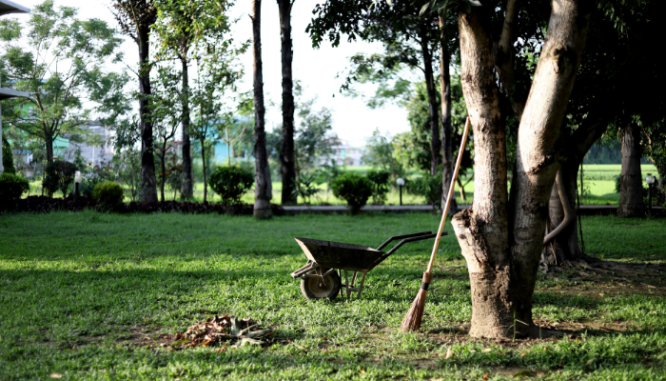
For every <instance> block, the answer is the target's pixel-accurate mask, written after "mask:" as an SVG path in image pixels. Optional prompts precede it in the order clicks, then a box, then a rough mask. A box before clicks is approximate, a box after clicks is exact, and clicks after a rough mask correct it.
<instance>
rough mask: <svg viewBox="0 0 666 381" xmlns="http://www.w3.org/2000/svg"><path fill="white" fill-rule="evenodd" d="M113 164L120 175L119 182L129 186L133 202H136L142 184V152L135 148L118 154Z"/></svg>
mask: <svg viewBox="0 0 666 381" xmlns="http://www.w3.org/2000/svg"><path fill="white" fill-rule="evenodd" d="M112 164H113V167H114V168H115V170H116V173H118V180H119V181H120V182H121V183H123V184H125V185H126V186H127V188H128V189H129V191H130V196H131V197H132V201H136V200H137V199H138V197H139V190H140V188H139V187H140V184H141V152H140V151H139V150H137V149H134V148H128V149H125V150H122V151H120V152H117V153H116V155H115V156H114V157H113V161H112Z"/></svg>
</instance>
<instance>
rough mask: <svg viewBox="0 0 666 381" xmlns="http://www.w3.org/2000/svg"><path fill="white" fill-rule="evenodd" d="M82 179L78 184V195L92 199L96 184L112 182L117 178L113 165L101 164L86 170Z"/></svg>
mask: <svg viewBox="0 0 666 381" xmlns="http://www.w3.org/2000/svg"><path fill="white" fill-rule="evenodd" d="M114 159H115V157H114ZM82 177H83V179H82V181H81V184H79V194H80V195H81V196H83V197H87V198H93V193H94V191H95V187H96V186H97V184H100V183H103V182H105V181H114V180H116V179H117V177H118V176H117V174H116V168H114V166H113V164H112V165H107V164H106V163H101V165H100V166H94V167H92V168H90V169H88V168H86V173H84V174H83V176H82Z"/></svg>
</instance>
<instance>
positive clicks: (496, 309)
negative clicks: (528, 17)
mask: <svg viewBox="0 0 666 381" xmlns="http://www.w3.org/2000/svg"><path fill="white" fill-rule="evenodd" d="M480 13H481V12H479V11H478V10H473V11H472V13H471V14H465V13H460V15H459V17H458V28H459V32H460V55H461V60H462V73H461V79H462V87H463V93H464V95H465V100H466V103H467V112H468V115H469V117H470V118H471V123H472V126H473V128H474V138H475V139H474V152H475V155H474V176H475V180H476V181H475V185H474V201H473V202H472V206H471V207H470V208H469V209H466V210H464V211H462V212H461V213H458V214H456V215H455V216H454V217H453V220H452V224H453V228H454V230H455V232H456V236H457V238H458V242H459V244H460V247H461V249H462V254H463V257H464V258H465V260H466V261H467V269H468V272H469V277H470V282H471V294H472V327H471V330H470V335H471V336H473V337H503V336H506V335H507V334H510V331H508V329H509V327H511V325H512V324H513V317H514V316H513V311H514V309H513V306H514V300H513V295H512V294H511V293H512V291H513V290H512V289H511V287H510V286H511V284H510V280H511V276H510V272H511V268H510V261H509V256H508V254H509V239H508V234H507V233H508V216H507V199H508V195H507V178H506V173H507V171H506V132H505V126H504V119H503V116H502V115H501V109H500V100H499V91H498V88H497V86H496V84H495V78H494V76H493V71H492V69H493V58H492V53H491V40H490V36H489V34H488V31H487V29H486V28H487V25H484V23H483V22H482V19H481V18H482V15H481V14H480ZM484 21H485V20H484Z"/></svg>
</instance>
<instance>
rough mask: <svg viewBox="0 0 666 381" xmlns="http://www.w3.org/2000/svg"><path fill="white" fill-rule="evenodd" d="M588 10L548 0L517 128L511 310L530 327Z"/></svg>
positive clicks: (589, 7) (572, 2) (569, 0)
mask: <svg viewBox="0 0 666 381" xmlns="http://www.w3.org/2000/svg"><path fill="white" fill-rule="evenodd" d="M591 10H592V5H591V4H590V3H588V2H578V1H575V0H555V1H553V2H552V11H551V17H550V21H549V24H548V33H547V35H546V42H545V44H544V47H543V50H542V53H541V57H540V59H539V63H538V64H537V68H536V72H535V74H534V83H533V84H532V87H531V89H530V92H529V96H528V98H527V102H526V104H525V109H524V110H523V114H522V118H521V121H520V127H519V130H518V152H517V158H516V169H515V173H514V181H513V182H512V184H511V185H512V189H511V192H512V193H511V205H510V210H511V212H512V221H511V229H512V231H511V235H512V237H511V239H512V242H511V246H512V247H511V256H512V262H513V263H514V264H515V266H514V271H515V272H516V274H518V276H517V277H515V278H516V279H515V280H516V289H517V295H518V296H519V299H518V303H517V305H516V313H515V314H516V316H520V317H522V319H521V320H522V321H523V322H525V323H526V324H529V325H530V326H531V325H533V322H532V295H533V293H534V285H535V282H536V273H537V268H538V265H539V260H540V256H541V250H542V248H543V234H544V231H545V227H546V221H547V216H548V214H547V211H548V209H547V208H548V200H549V198H550V194H551V191H552V188H553V184H554V183H555V176H556V174H557V171H558V170H559V168H560V162H559V160H561V158H560V152H559V151H560V147H558V139H559V134H560V130H561V127H562V122H563V120H564V116H565V112H566V108H567V103H568V101H569V97H570V96H571V92H572V90H573V85H574V81H575V78H576V72H577V70H578V67H579V65H580V60H581V55H582V52H583V48H584V47H585V38H586V37H587V29H588V26H589V20H590V13H591ZM526 328H529V327H526ZM523 332H524V333H527V330H525V331H523Z"/></svg>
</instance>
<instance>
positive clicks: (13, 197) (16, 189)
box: [0, 172, 30, 209]
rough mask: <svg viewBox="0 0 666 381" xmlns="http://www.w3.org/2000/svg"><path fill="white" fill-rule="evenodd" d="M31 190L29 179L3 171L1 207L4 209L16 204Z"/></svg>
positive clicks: (1, 176)
mask: <svg viewBox="0 0 666 381" xmlns="http://www.w3.org/2000/svg"><path fill="white" fill-rule="evenodd" d="M29 190H30V183H29V182H28V180H26V179H24V178H23V177H21V176H17V175H15V174H13V173H6V172H5V173H3V174H2V175H0V207H1V208H2V209H4V208H5V207H8V206H10V205H13V204H15V203H16V201H18V199H20V198H21V195H22V194H23V193H25V192H27V191H29Z"/></svg>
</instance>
